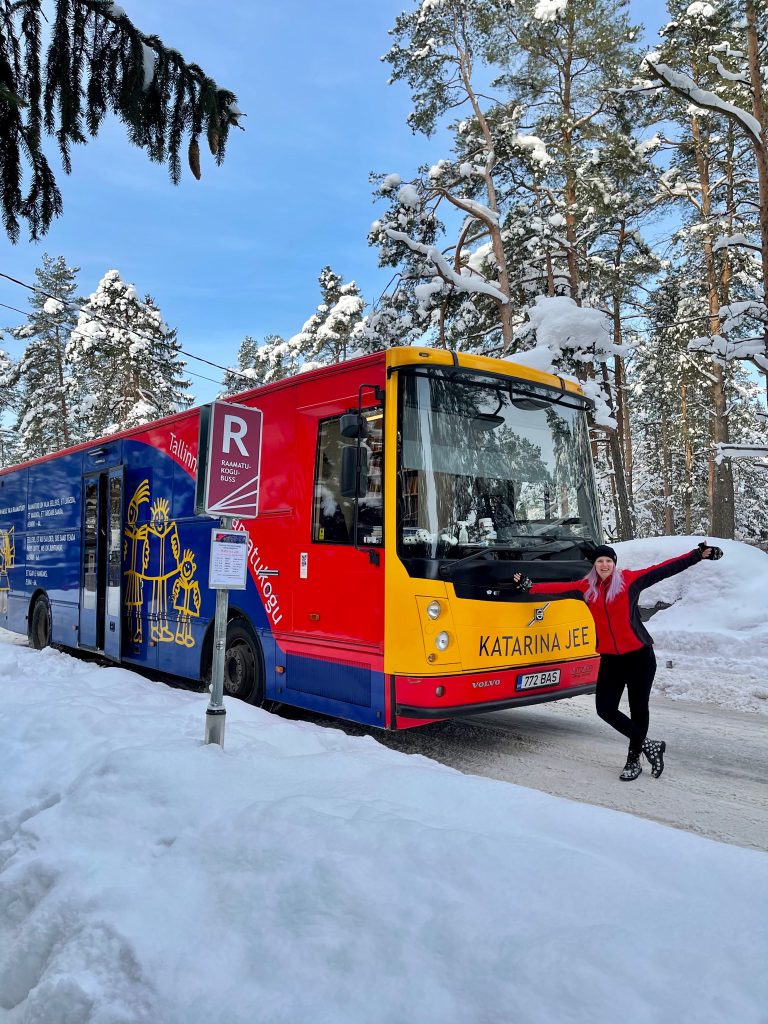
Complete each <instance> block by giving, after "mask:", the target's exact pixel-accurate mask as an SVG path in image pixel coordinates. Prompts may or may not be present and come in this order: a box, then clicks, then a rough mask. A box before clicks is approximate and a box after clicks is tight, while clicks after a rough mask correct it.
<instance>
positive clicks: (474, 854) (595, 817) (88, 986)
mask: <svg viewBox="0 0 768 1024" xmlns="http://www.w3.org/2000/svg"><path fill="white" fill-rule="evenodd" d="M689 546H692V544H690V545H689ZM723 546H724V547H725V549H726V558H724V559H723V560H722V561H721V562H718V563H712V564H709V563H707V564H702V565H700V566H696V567H695V568H694V569H692V570H690V571H688V572H686V573H684V574H682V575H681V576H678V577H675V578H674V579H672V580H669V581H666V582H665V583H664V584H662V585H661V586H659V587H657V588H654V591H653V592H650V591H649V592H648V593H649V595H650V596H651V597H653V598H654V599H655V600H657V601H664V602H665V603H669V604H671V607H670V608H668V609H666V610H664V611H661V612H659V613H658V614H657V616H655V617H654V619H653V620H652V623H651V625H652V632H653V634H654V636H655V638H656V640H657V643H658V646H659V651H660V652H661V650H662V649H663V651H664V655H662V657H668V659H669V660H671V661H672V662H673V668H672V669H670V670H668V678H667V677H666V676H665V677H664V678H663V679H662V685H663V687H664V689H665V691H666V692H667V693H668V694H669V695H671V696H676V697H679V698H690V699H695V700H699V701H701V700H706V701H715V700H720V701H722V702H723V703H725V704H727V705H728V706H730V707H736V708H741V709H749V710H752V711H753V712H754V711H757V712H759V711H761V710H764V709H765V704H766V697H765V685H766V678H768V677H767V676H766V668H768V649H767V647H766V644H767V641H768V631H767V630H768V626H767V625H766V614H765V611H766V609H765V605H766V595H767V594H768V555H764V554H762V553H761V552H759V551H756V550H754V549H751V548H747V547H746V546H744V545H737V544H727V543H726V544H724V545H723ZM667 548H668V549H669V550H668V551H667ZM681 550H685V541H684V540H681V538H677V539H669V540H663V541H659V540H654V541H637V542H633V543H632V544H627V545H622V546H621V547H620V564H627V565H641V564H649V563H650V562H652V561H658V560H660V558H664V557H669V556H671V555H672V554H676V553H679V552H680V551H681ZM761 612H762V613H761ZM12 641H13V638H12V637H11V635H10V634H3V642H2V643H0V687H2V696H3V700H2V705H1V707H0V729H1V730H2V743H1V744H0V759H1V760H0V764H1V766H2V778H3V783H4V785H3V787H2V791H0V840H1V843H0V1022H2V1024H21V1022H25V1024H32V1022H35V1024H38V1022H40V1024H43V1022H44V1024H75V1022H76V1024H144V1022H152V1024H209V1022H212V1021H221V1022H224V1021H226V1022H227V1024H254V1022H256V1021H264V1022H267V1021H268V1022H270V1024H282V1022H285V1024H288V1022H290V1024H306V1022H309V1021H311V1022H312V1024H322V1022H327V1024H345V1022H349V1024H360V1022H363V1021H364V1022H366V1024H368V1022H371V1024H377V1022H381V1024H385V1022H386V1024H390V1022H391V1024H395V1022H397V1024H401V1022H403V1021H420V1022H421V1021H440V1022H441V1024H452V1022H455V1024H484V1022H488V1024H490V1022H493V1024H497V1022H506V1021H509V1022H513V1021H514V1022H516V1024H539V1022H541V1024H545V1022H546V1024H550V1022H552V1021H569V1022H572V1024H581V1022H583V1024H615V1022H616V1021H617V1020H621V1021H624V1022H626V1024H635V1022H638V1024H639V1022H640V1021H643V1022H646V1021H648V1020H651V1019H655V1018H656V1017H659V1016H660V1015H663V1017H664V1019H666V1020H670V1021H694V1020H695V1021H696V1022H697V1024H707V1022H723V1024H725V1022H728V1024H730V1022H733V1021H738V1022H739V1024H759V1022H762V1024H764V1022H765V1021H766V1007H767V1006H768V975H767V974H766V971H765V963H766V962H767V961H768V896H767V895H766V894H768V854H766V853H763V852H760V851H757V850H750V849H744V848H741V847H739V846H734V845H728V844H723V843H717V842H714V841H712V840H709V839H704V838H701V837H699V836H695V835H691V834H689V833H687V832H683V831H680V830H677V829H672V828H668V827H665V826H662V825H658V824H656V823H654V822H649V821H646V820H643V819H640V818H635V817H632V816H631V815H628V814H624V813H619V812H616V811H611V810H608V809H606V808H602V807H594V806H589V805H586V804H582V803H578V802H576V801H572V800H564V799H560V798H557V797H552V796H548V795H547V794H544V793H540V792H537V791H535V790H531V789H526V788H523V787H521V786H516V785H510V784H508V783H504V782H498V781H495V780H492V779H485V778H478V777H473V776H468V775H463V774H460V773H459V772H457V771H454V770H452V769H450V768H447V767H445V766H443V765H439V764H436V763H435V762H434V761H430V760H428V759H426V758H423V757H414V756H411V757H407V756H405V755H403V754H401V753H399V752H397V751H394V750H389V749H386V748H385V747H383V746H381V745H380V744H379V743H377V742H376V741H375V740H374V739H372V738H371V737H368V736H364V737H353V736H348V735H345V734H344V733H343V732H342V731H340V730H336V729H329V728H320V727H318V726H316V725H313V724H309V723H307V722H292V721H286V720H284V719H281V718H279V717H277V716H274V715H269V714H267V713H266V712H264V711H261V710H259V709H256V708H253V707H249V706H247V705H244V704H241V703H237V702H229V703H228V722H227V737H226V745H225V748H224V749H223V750H222V749H221V748H219V747H218V746H206V745H204V744H203V742H202V739H203V731H204V717H205V716H204V710H205V704H206V697H205V696H204V695H202V694H193V693H189V692H186V691H180V690H173V689H170V688H168V687H166V686H164V685H162V684H160V683H155V682H151V681H149V680H146V679H144V678H142V677H140V676H138V675H136V674H134V673H131V672H128V671H126V670H123V669H120V668H107V669H104V668H98V667H96V666H94V665H92V664H89V663H86V662H83V661H80V660H77V659H74V658H72V657H69V656H68V655H66V654H63V653H60V652H57V651H54V650H50V649H49V650H45V651H43V652H35V651H32V650H29V649H27V648H26V647H24V646H22V645H20V644H19V643H14V642H12ZM712 658H715V659H718V660H719V659H721V658H723V659H725V660H724V662H723V664H724V665H726V667H727V669H728V673H727V674H728V678H727V680H726V683H725V685H723V686H720V687H718V686H717V685H716V682H715V681H714V680H713V679H712V675H711V668H712V663H711V659H712ZM660 660H661V659H660ZM662 664H664V662H662ZM699 665H701V666H706V671H704V669H703V668H702V671H701V673H700V672H699ZM750 673H753V674H750ZM617 785H619V784H618V783H617Z"/></svg>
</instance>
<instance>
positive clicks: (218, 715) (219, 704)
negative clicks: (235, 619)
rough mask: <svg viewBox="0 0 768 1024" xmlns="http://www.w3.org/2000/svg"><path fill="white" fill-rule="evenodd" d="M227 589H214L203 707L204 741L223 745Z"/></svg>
mask: <svg viewBox="0 0 768 1024" xmlns="http://www.w3.org/2000/svg"><path fill="white" fill-rule="evenodd" d="M221 526H222V529H231V528H232V517H231V516H222V517H221ZM228 610H229V591H228V590H227V589H226V588H225V587H221V588H220V589H218V590H217V591H216V618H215V620H214V626H213V664H212V666H211V699H210V700H209V701H208V707H207V708H206V709H205V742H206V743H218V745H219V746H220V747H223V746H224V726H225V724H226V721H227V709H226V708H225V707H224V661H225V659H226V656H227V612H228Z"/></svg>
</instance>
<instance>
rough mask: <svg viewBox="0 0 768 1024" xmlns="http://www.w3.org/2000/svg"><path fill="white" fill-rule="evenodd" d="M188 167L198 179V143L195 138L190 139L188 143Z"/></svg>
mask: <svg viewBox="0 0 768 1024" xmlns="http://www.w3.org/2000/svg"><path fill="white" fill-rule="evenodd" d="M187 156H188V160H189V169H190V171H192V173H193V174H194V176H195V178H196V179H197V180H198V181H200V177H201V175H200V145H199V144H198V141H197V139H192V141H191V142H190V144H189V153H188V155H187Z"/></svg>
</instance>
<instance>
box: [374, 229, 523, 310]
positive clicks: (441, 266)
mask: <svg viewBox="0 0 768 1024" xmlns="http://www.w3.org/2000/svg"><path fill="white" fill-rule="evenodd" d="M385 231H386V235H387V237H388V238H391V239H392V241H393V242H402V244H403V245H405V246H407V247H408V248H409V249H410V250H411V252H416V253H419V255H421V256H425V257H426V258H427V259H428V260H429V261H430V263H432V264H433V266H434V267H435V270H436V271H437V273H438V274H439V275H440V277H442V278H443V280H444V281H447V282H448V283H449V284H452V285H453V286H454V287H455V288H456V289H457V290H458V291H462V292H469V293H473V292H474V293H478V292H479V293H480V294H482V295H490V296H491V298H493V299H496V301H497V302H500V303H501V304H502V305H506V304H507V303H508V302H509V297H508V296H506V295H505V294H504V292H502V291H500V290H499V289H498V288H496V287H495V286H494V285H492V284H491V283H490V282H489V281H485V280H483V279H482V278H478V277H476V276H473V275H469V274H458V273H456V271H455V270H454V269H453V267H452V266H451V265H450V263H449V262H448V260H447V259H446V258H445V256H444V255H443V254H442V253H441V252H440V250H439V249H438V248H437V246H434V245H423V244H422V243H421V242H415V241H414V240H413V239H412V238H411V237H410V235H407V234H406V233H405V232H404V231H395V230H394V229H393V228H386V229H385Z"/></svg>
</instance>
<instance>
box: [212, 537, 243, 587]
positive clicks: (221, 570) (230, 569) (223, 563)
mask: <svg viewBox="0 0 768 1024" xmlns="http://www.w3.org/2000/svg"><path fill="white" fill-rule="evenodd" d="M247 582H248V535H247V534H246V533H243V531H242V530H221V529H218V528H217V529H214V530H211V561H210V564H209V568H208V586H209V587H211V589H212V590H245V588H246V584H247Z"/></svg>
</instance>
